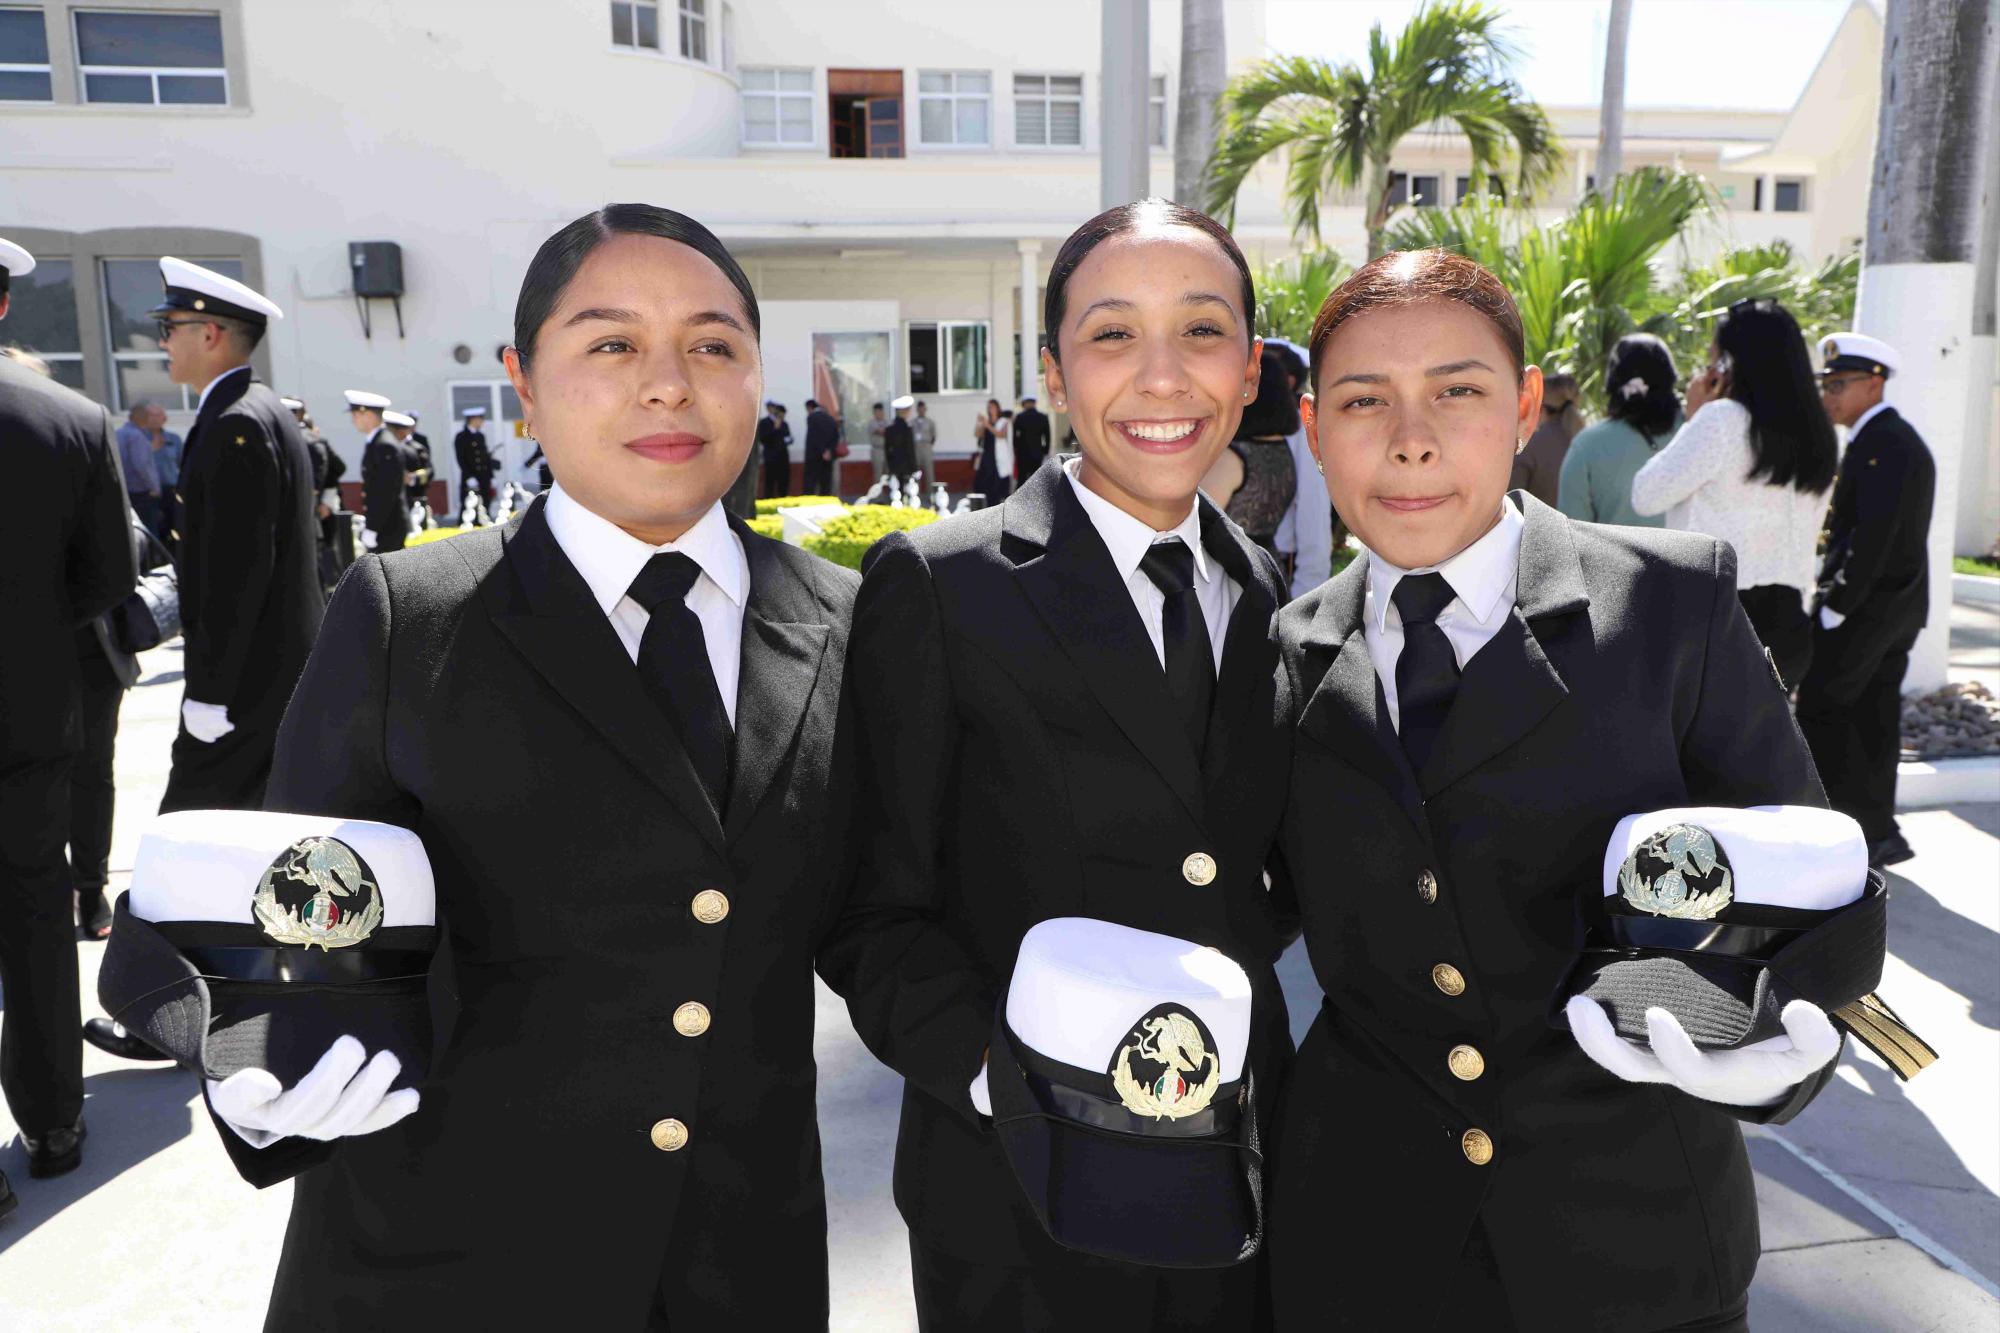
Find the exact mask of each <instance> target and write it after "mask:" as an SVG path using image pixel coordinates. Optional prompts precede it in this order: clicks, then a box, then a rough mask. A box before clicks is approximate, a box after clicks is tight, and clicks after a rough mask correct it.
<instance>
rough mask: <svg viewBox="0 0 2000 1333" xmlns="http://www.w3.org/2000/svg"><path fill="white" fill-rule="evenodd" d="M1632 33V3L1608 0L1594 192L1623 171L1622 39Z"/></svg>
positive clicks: (1606, 187)
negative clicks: (1609, 8)
mask: <svg viewBox="0 0 2000 1333" xmlns="http://www.w3.org/2000/svg"><path fill="white" fill-rule="evenodd" d="M1631 31H1632V0H1611V25H1610V27H1609V29H1608V30H1607V31H1606V33H1605V37H1604V99H1603V101H1602V103H1601V104H1600V105H1599V106H1598V109H1597V188H1598V191H1599V192H1600V193H1602V194H1607V195H1608V194H1610V193H1611V183H1612V182H1613V181H1615V180H1617V179H1618V174H1619V173H1620V172H1621V171H1623V170H1624V169H1625V39H1626V37H1627V35H1628V34H1629V33H1630V32H1631Z"/></svg>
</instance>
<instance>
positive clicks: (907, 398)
mask: <svg viewBox="0 0 2000 1333" xmlns="http://www.w3.org/2000/svg"><path fill="white" fill-rule="evenodd" d="M916 405H917V400H916V399H915V398H914V397H912V396H911V395H909V394H907V393H906V394H904V395H903V396H902V397H901V398H898V399H896V400H895V401H894V402H892V403H890V404H889V407H890V408H891V410H893V411H897V412H900V411H902V410H903V409H904V408H906V407H915V406H916Z"/></svg>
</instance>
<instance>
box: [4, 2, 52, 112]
mask: <svg viewBox="0 0 2000 1333" xmlns="http://www.w3.org/2000/svg"><path fill="white" fill-rule="evenodd" d="M54 100H55V86H54V83H53V81H52V80H51V78H50V76H49V32H48V29H47V28H46V27H45V26H44V25H43V21H42V11H41V10H39V9H13V8H8V9H0V102H52V101H54Z"/></svg>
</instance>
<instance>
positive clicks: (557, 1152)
mask: <svg viewBox="0 0 2000 1333" xmlns="http://www.w3.org/2000/svg"><path fill="white" fill-rule="evenodd" d="M731 526H732V527H734V528H735V530H736V533H737V535H738V536H739V537H740V538H741V539H742V541H743V545H744V550H745V553H746V555H747V556H748V560H749V566H750V591H749V595H748V600H747V602H746V606H745V612H744V623H743V656H742V675H741V679H740V681H739V685H738V693H737V705H736V740H735V745H736V751H735V759H734V767H733V770H732V786H731V789H730V796H729V801H728V811H727V816H726V818H724V819H722V820H720V821H718V819H717V817H716V815H715V813H714V811H713V809H712V808H711V806H710V804H709V802H708V799H707V797H706V796H705V794H704V792H703V789H702V787H701V785H700V782H699V780H698V779H697V778H696V776H695V772H694V768H693V766H692V765H691V764H690V763H689V762H688V759H687V756H686V752H685V750H684V749H683V748H682V746H681V744H680V742H679V739H678V737H677V736H676V734H675V731H674V729H673V726H672V724H671V723H670V722H669V721H668V720H667V718H666V716H665V714H664V712H663V711H662V710H661V709H659V707H658V706H657V705H656V704H654V703H653V701H652V700H651V698H650V697H649V696H648V694H647V693H646V690H645V688H644V686H643V685H642V683H641V681H640V677H639V675H638V672H637V671H636V670H635V668H634V666H633V664H632V660H631V658H630V657H628V656H627V654H626V652H625V649H624V646H623V645H622V644H621V643H620V642H619V640H618V637H617V633H616V631H615V630H614V629H613V627H612V625H611V623H610V621H609V620H607V619H606V617H605V615H604V612H603V611H602V610H601V609H600V608H599V606H598V604H597V602H596V601H595V600H594V599H593V597H592V596H591V593H590V590H589V587H588V585H586V584H585V582H584V580H583V577H582V576H581V575H580V574H578V573H577V571H576V569H575V567H574V566H573V565H572V564H571V563H570V562H569V559H568V557H567V556H565V555H564V554H563V552H562V549H561V547H560V546H559V545H558V544H557V542H556V541H555V539H554V537H553V536H552V535H551V534H550V531H549V527H548V522H547V519H546V517H545V515H544V513H543V504H542V502H540V501H537V502H536V503H535V504H534V505H533V506H532V507H531V508H529V509H528V510H527V511H526V513H525V515H524V516H523V517H522V518H521V519H520V520H518V521H517V522H514V523H510V524H507V525H505V526H502V527H494V528H485V529H481V530H479V531H478V532H476V533H468V534H465V535H462V536H458V537H454V538H452V539H450V540H449V541H443V542H437V543H433V544H429V545H426V546H422V547H417V548H414V549H412V550H410V551H407V552H402V553H394V554H390V555H388V556H385V557H376V558H369V559H364V560H361V561H360V562H358V563H357V564H356V565H355V566H354V568H353V569H352V570H351V571H350V572H349V573H348V575H347V576H346V578H345V579H344V580H343V582H342V583H341V585H340V590H339V592H338V593H337V594H336V596H335V598H334V602H333V608H332V611H331V614H330V616H329V618H328V625H327V633H326V635H325V636H324V638H323V639H322V641H321V645H320V648H319V650H318V651H317V652H316V653H315V654H314V656H313V660H312V664H311V666H310V667H309V668H308V669H307V671H306V675H305V678H304V679H303V680H302V681H301V682H300V685H299V691H298V697H297V698H296V699H295V700H294V701H293V706H292V709H291V711H290V713H289V714H288V715H287V716H286V719H285V726H284V730H283V732H282V734H281V735H280V738H279V743H278V756H277V764H276V767H275V769H274V771H273V773H272V776H271V786H270V793H269V799H268V801H267V805H268V806H269V807H270V808H272V809H283V810H293V811H304V812H309V813H310V812H319V813H325V814H338V815H346V816H355V817H361V818H369V819H380V820H386V821H388V822H391V823H395V824H400V825H403V826H405V827H408V828H412V829H414V830H416V832H417V833H418V834H419V835H420V836H421V837H422V838H423V841H424V846H425V848H426V850H427V851H428V852H429V854H430V859H431V865H432V869H433V872H434V873H435V876H436V881H437V895H438V898H437V901H438V917H439V923H440V925H441V927H442V928H443V931H444V936H445V944H444V946H443V948H442V949H441V950H440V953H439V956H438V959H437V961H436V962H435V963H434V964H433V967H432V975H431V982H432V992H433V998H434V1007H435V1008H436V1009H437V1010H438V1012H439V1021H440V1027H439V1030H438V1033H437V1039H438V1040H437V1045H438V1054H437V1058H436V1062H435V1064H434V1066H433V1069H432V1070H431V1073H430V1077H429V1078H428V1080H426V1081H425V1082H424V1084H423V1094H422V1095H423V1100H422V1104H421V1105H420V1106H419V1108H418V1109H417V1111H416V1112H415V1113H414V1114H413V1115H411V1116H410V1117H408V1118H407V1119H405V1120H403V1121H401V1122H400V1123H398V1124H397V1125H395V1126H393V1127H391V1128H389V1129H387V1130H384V1131H382V1132H380V1133H377V1134H373V1135H368V1136H364V1137H361V1138H353V1139H346V1140H342V1141H340V1142H338V1144H337V1145H335V1146H334V1147H332V1148H329V1147H326V1146H323V1145H313V1144H305V1143H302V1142H297V1141H286V1142H282V1143H279V1144H276V1145H273V1146H272V1147H271V1148H269V1149H266V1150H265V1151H264V1152H263V1153H259V1152H255V1151H252V1150H250V1149H248V1148H247V1147H246V1146H245V1145H244V1144H242V1143H241V1142H240V1141H239V1140H238V1139H237V1138H236V1136H235V1135H234V1134H233V1133H230V1132H229V1131H228V1130H226V1129H224V1130H223V1131H222V1133H223V1139H224V1142H225V1144H226V1145H227V1146H228V1148H229V1150H230V1153H231V1156H232V1158H233V1160H235V1162H236V1163H237V1165H238V1167H239V1169H240V1170H243V1171H244V1173H245V1174H246V1176H248V1177H249V1178H250V1179H252V1180H253V1181H256V1182H257V1183H260V1184H262V1183H268V1182H269V1180H270V1179H271V1178H273V1177H275V1176H282V1175H283V1174H285V1173H287V1172H288V1171H295V1170H297V1169H298V1168H299V1167H300V1166H301V1165H303V1164H307V1163H311V1162H314V1161H321V1160H323V1159H327V1158H330V1160H325V1161H324V1164H323V1165H319V1166H317V1167H316V1168H315V1169H313V1170H310V1171H307V1172H305V1173H304V1174H303V1175H301V1176H300V1177H299V1180H298V1185H297V1193H296V1195H295V1198H294V1201H293V1205H292V1218H291V1226H290V1229H289V1231H288V1232H287V1233H286V1239H285V1249H284V1255H283V1258H282V1260H281V1261H280V1265H279V1270H278V1275H277V1282H276V1289H275V1291H274V1292H273V1293H272V1302H271V1312H270V1319H269V1327H270V1328H272V1329H286V1330H290V1329H302V1328H326V1329H336V1328H337V1329H357V1328H389V1329H405V1328H407V1329H432V1328H442V1327H454V1328H456V1327H475V1326H478V1327H488V1328H574V1329H593V1330H595V1329H605V1330H620V1329H639V1328H643V1327H646V1321H647V1318H648V1312H649V1311H651V1310H653V1309H654V1308H655V1306H656V1303H657V1300H658V1296H657V1293H658V1292H659V1290H660V1289H661V1287H662V1285H663V1284H664V1286H665V1288H666V1289H667V1290H668V1291H669V1292H670V1293H672V1304H671V1322H672V1326H673V1328H674V1329H675V1330H676V1333H684V1331H685V1330H705V1329H728V1330H732V1331H733V1330H741V1329H794V1328H800V1329H802V1328H813V1327H824V1326H825V1323H826V1318H827V1276H826V1209H825V1200H824V1192H823V1189H822V1186H821V1182H820V1152H819V1135H818V1131H817V1124H816V1120H815V1117H814V1105H813V1083H814V1066H813V1052H812V1040H813V981H812V959H813V950H814V947H815V945H816V944H817V942H818V939H819V936H820V933H821V931H822V930H823V928H824V925H825V924H826V922H827V921H828V920H830V918H831V916H832V913H833V911H834V907H835V904H834V902H833V899H832V897H831V894H832V891H833V890H834V888H835V887H836V884H837V882H838V880H839V879H840V875H839V874H838V872H837V870H836V868H835V863H836V859H837V851H838V845H839V828H838V825H837V823H836V822H835V821H836V819H837V818H838V816H837V815H836V814H835V813H834V812H833V811H832V810H831V808H830V804H829V803H830V800H831V799H832V793H837V792H838V791H839V790H840V789H841V787H842V784H841V783H839V781H838V780H837V779H836V777H835V776H834V775H835V772H836V768H837V762H838V761H837V759H836V734H837V730H838V729H837V727H836V725H835V724H836V718H837V716H838V713H839V707H840V705H839V694H840V680H841V668H842V663H843V662H844V660H845V651H846V647H847V642H846V640H847V631H846V626H847V620H848V614H849V610H850V607H851V604H852V598H853V592H854V587H855V585H856V583H857V580H856V578H855V576H854V575H853V574H852V573H851V572H849V571H846V570H842V569H840V568H838V567H836V566H833V565H830V564H827V563H825V562H823V561H821V560H819V559H818V558H816V557H813V556H809V555H807V554H805V553H804V552H802V551H799V550H796V549H795V548H792V547H789V546H785V545H783V544H782V543H779V542H774V541H769V540H767V539H765V538H761V537H758V536H756V535H754V534H753V533H751V532H750V531H749V530H748V529H747V528H745V527H743V526H742V525H741V524H735V523H732V525H731ZM711 890H712V891H714V892H716V893H719V894H721V895H723V896H724V898H726V904H724V905H726V907H727V914H726V915H725V916H723V917H721V919H719V920H712V921H709V920H704V919H701V918H698V917H697V916H696V915H695V913H696V911H697V910H699V911H701V912H702V913H703V915H704V916H705V917H713V916H714V915H715V910H714V909H715V906H716V899H714V898H713V897H710V898H705V899H702V901H701V902H700V904H697V903H696V898H697V895H700V894H703V893H704V892H706V891H711ZM690 1002H694V1003H697V1004H701V1005H704V1006H706V1007H707V1010H708V1014H709V1019H710V1025H709V1027H708V1028H707V1030H706V1031H705V1032H701V1033H700V1034H699V1035H695V1036H682V1035H681V1034H680V1033H679V1031H677V1029H676V1026H675V1021H674V1020H675V1013H676V1010H679V1009H680V1008H681V1007H682V1006H684V1005H687V1004H688V1003H690ZM454 1014H455V1017H454ZM669 1118H672V1119H675V1120H678V1121H680V1122H681V1123H682V1124H683V1125H684V1126H685V1127H686V1130H687V1142H686V1146H684V1147H682V1148H680V1149H679V1150H678V1151H671V1152H670V1151H663V1150H661V1149H659V1148H656V1147H654V1146H653V1143H652V1140H651V1138H650V1137H649V1135H650V1132H651V1131H652V1129H653V1127H654V1126H655V1125H656V1124H657V1123H659V1122H660V1121H663V1120H666V1119H669ZM267 1154H277V1156H275V1157H270V1156H267Z"/></svg>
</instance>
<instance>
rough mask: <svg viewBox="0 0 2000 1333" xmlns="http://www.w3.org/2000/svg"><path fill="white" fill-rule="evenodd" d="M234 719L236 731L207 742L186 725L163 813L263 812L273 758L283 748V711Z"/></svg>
mask: <svg viewBox="0 0 2000 1333" xmlns="http://www.w3.org/2000/svg"><path fill="white" fill-rule="evenodd" d="M229 720H230V721H231V722H233V723H235V724H236V729H235V730H234V731H232V732H230V733H229V734H228V735H226V736H224V737H223V738H222V739H221V740H218V741H212V742H203V741H198V740H196V739H195V738H194V737H193V736H190V735H189V734H188V729H187V724H186V722H183V723H182V724H181V729H180V732H179V734H178V735H176V736H175V737H174V748H173V769H172V770H171V771H170V772H169V773H168V774H167V791H166V795H164V796H162V797H161V798H160V813H161V814H163V815H164V814H167V813H168V812H170V811H174V810H261V809H263V808H264V784H265V783H266V782H268V781H269V780H270V777H271V758H272V756H273V755H274V754H275V753H276V751H277V748H278V723H279V721H281V720H282V710H280V711H279V712H278V713H274V714H270V715H266V716H262V717H259V716H256V715H251V716H246V717H238V716H236V714H235V713H234V712H233V711H232V712H231V713H230V715H229Z"/></svg>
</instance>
